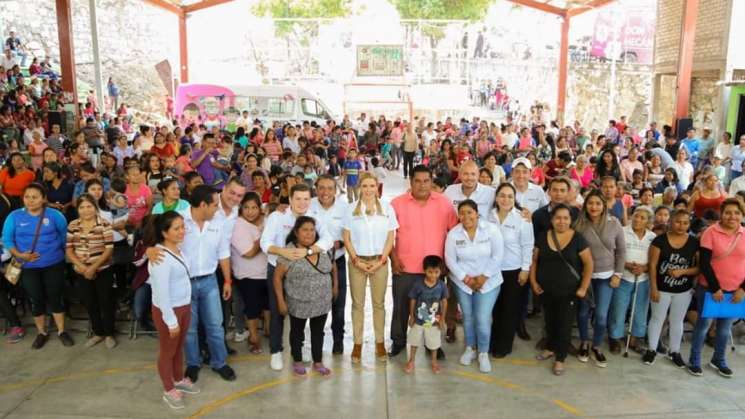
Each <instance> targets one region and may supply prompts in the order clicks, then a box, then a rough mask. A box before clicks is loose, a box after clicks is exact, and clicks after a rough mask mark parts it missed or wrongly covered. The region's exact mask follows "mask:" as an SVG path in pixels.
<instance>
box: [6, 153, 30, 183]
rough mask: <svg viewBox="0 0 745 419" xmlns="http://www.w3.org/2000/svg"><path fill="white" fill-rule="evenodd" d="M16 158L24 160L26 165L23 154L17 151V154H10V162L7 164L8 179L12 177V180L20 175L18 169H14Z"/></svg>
mask: <svg viewBox="0 0 745 419" xmlns="http://www.w3.org/2000/svg"><path fill="white" fill-rule="evenodd" d="M15 156H18V157H20V158H21V159H22V160H23V162H24V163H25V162H26V160H25V159H23V154H21V153H19V152H17V151H16V152H13V153H10V156H8V160H7V162H8V163H7V168H8V177H10V178H14V177H16V175H17V174H18V173H16V168H15V167H13V157H15Z"/></svg>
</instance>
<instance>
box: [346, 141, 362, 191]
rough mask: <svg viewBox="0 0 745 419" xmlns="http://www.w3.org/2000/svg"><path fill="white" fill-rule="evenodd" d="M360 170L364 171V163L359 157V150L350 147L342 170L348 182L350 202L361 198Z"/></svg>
mask: <svg viewBox="0 0 745 419" xmlns="http://www.w3.org/2000/svg"><path fill="white" fill-rule="evenodd" d="M360 171H362V163H361V162H360V161H359V160H358V159H357V150H355V149H350V150H349V153H348V154H347V160H346V161H345V162H344V170H343V171H342V177H343V178H344V179H345V180H346V184H347V200H348V201H349V203H350V204H351V203H352V202H354V201H356V200H358V199H360V185H359V183H360Z"/></svg>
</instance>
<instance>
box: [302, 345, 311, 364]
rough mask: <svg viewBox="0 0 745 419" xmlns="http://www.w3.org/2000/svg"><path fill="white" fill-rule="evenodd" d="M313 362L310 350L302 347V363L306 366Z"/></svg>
mask: <svg viewBox="0 0 745 419" xmlns="http://www.w3.org/2000/svg"><path fill="white" fill-rule="evenodd" d="M312 360H313V355H311V353H310V348H308V347H307V346H303V362H305V363H306V364H307V363H309V362H311V361H312Z"/></svg>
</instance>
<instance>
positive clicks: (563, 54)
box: [556, 16, 571, 125]
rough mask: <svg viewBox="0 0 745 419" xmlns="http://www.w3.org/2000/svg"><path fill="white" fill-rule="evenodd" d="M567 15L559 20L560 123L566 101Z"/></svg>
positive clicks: (567, 63) (557, 99) (557, 109)
mask: <svg viewBox="0 0 745 419" xmlns="http://www.w3.org/2000/svg"><path fill="white" fill-rule="evenodd" d="M570 21H571V18H570V17H569V16H566V17H564V19H563V21H562V22H561V44H560V47H559V83H558V85H559V86H558V89H559V90H558V95H557V97H556V119H557V120H558V121H559V124H560V125H563V123H564V111H565V109H566V101H567V76H568V74H569V22H570Z"/></svg>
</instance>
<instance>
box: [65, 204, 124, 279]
mask: <svg viewBox="0 0 745 419" xmlns="http://www.w3.org/2000/svg"><path fill="white" fill-rule="evenodd" d="M67 249H72V251H73V252H75V256H77V257H78V259H80V261H81V262H83V263H84V264H86V265H90V264H92V263H93V262H94V261H95V259H96V258H98V257H100V256H101V255H103V253H104V251H106V249H112V250H113V249H114V230H112V228H111V224H109V223H108V222H107V221H106V220H104V219H102V218H101V217H98V216H97V217H96V225H95V227H93V228H92V229H91V230H89V231H88V232H84V231H83V228H82V226H81V223H80V219H77V220H74V221H72V222H71V223H70V224H69V225H68V226H67ZM110 265H111V256H109V260H107V261H106V262H105V263H104V264H102V265H101V266H100V267H99V268H98V272H101V271H102V270H104V269H106V268H108V267H109V266H110Z"/></svg>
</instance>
